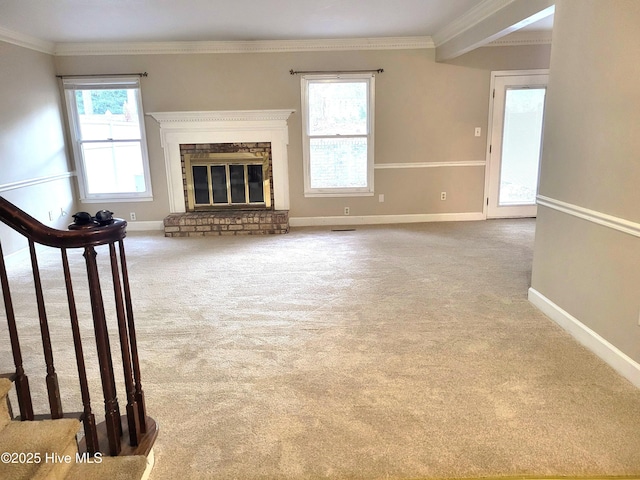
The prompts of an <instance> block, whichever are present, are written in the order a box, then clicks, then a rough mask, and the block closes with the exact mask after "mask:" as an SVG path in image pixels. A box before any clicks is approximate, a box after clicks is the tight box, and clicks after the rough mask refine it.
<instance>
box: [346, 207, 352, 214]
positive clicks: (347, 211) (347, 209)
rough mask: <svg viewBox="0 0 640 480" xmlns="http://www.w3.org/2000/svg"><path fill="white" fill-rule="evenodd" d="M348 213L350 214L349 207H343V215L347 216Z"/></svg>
mask: <svg viewBox="0 0 640 480" xmlns="http://www.w3.org/2000/svg"><path fill="white" fill-rule="evenodd" d="M350 213H351V210H350V209H349V207H344V214H345V215H349V214H350Z"/></svg>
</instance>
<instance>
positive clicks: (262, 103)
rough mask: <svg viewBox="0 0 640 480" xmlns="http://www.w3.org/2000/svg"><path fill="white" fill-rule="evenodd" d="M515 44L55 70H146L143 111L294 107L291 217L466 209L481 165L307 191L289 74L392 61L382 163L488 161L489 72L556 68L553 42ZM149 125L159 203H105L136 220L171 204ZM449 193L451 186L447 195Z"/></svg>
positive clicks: (405, 172)
mask: <svg viewBox="0 0 640 480" xmlns="http://www.w3.org/2000/svg"><path fill="white" fill-rule="evenodd" d="M511 48H512V50H504V48H502V47H501V48H483V49H480V51H478V52H474V54H473V55H471V54H467V55H465V56H464V57H461V58H460V59H458V60H457V61H456V63H455V64H442V63H436V62H435V60H434V50H387V51H353V52H305V53H263V54H193V55H187V54H180V55H130V56H124V55H122V56H78V57H57V58H56V66H57V71H58V73H59V74H96V73H118V72H123V73H124V72H141V71H146V72H148V73H149V76H148V77H147V78H144V79H143V80H142V96H143V104H144V108H145V111H147V112H154V111H185V110H242V109H249V110H254V109H282V108H294V109H295V110H296V114H294V115H293V116H292V117H291V118H290V120H289V124H290V127H289V139H290V144H289V176H290V195H291V210H290V215H291V217H322V216H335V215H341V214H342V212H343V207H344V206H350V207H351V215H381V214H386V215H401V214H415V213H422V214H424V213H459V212H464V213H466V212H481V211H482V201H483V193H482V192H483V189H484V168H483V167H445V168H426V169H425V168H423V169H392V170H388V169H384V170H381V169H377V170H376V171H375V189H376V195H375V196H374V197H350V198H346V199H345V198H324V199H320V198H305V197H304V195H303V180H302V179H303V177H302V144H301V119H300V77H298V76H292V75H290V74H289V70H290V69H292V68H293V69H295V70H342V69H371V68H384V70H385V71H384V73H382V74H380V75H378V76H377V77H376V129H375V133H376V137H375V157H376V158H375V161H376V163H377V164H381V163H411V162H414V163H415V162H455V161H469V160H480V161H483V160H484V159H485V145H486V137H485V136H484V134H485V133H486V130H487V115H488V104H489V102H488V92H489V82H490V71H491V70H503V69H508V68H511V69H520V68H547V67H548V47H545V46H542V47H533V49H532V48H531V47H527V48H525V47H511ZM523 48H524V50H522V53H523V54H522V55H519V54H518V51H520V50H521V49H523ZM500 51H502V54H500ZM507 52H509V53H508V54H507ZM505 57H506V58H507V59H506V60H505ZM509 65H511V67H509ZM146 125H147V136H148V142H149V153H150V162H151V175H152V182H153V192H154V202H152V203H144V202H141V203H135V204H110V205H104V207H105V208H111V209H112V210H114V211H116V214H118V215H120V216H125V217H126V216H128V212H130V211H134V210H135V211H136V213H137V218H138V219H139V220H161V219H162V218H163V217H164V216H165V215H166V214H167V213H168V211H169V206H168V205H169V203H168V195H167V185H166V178H165V177H166V173H165V167H164V156H163V152H162V149H161V147H160V137H159V127H158V125H157V124H156V123H155V121H154V120H153V119H151V118H148V119H147V122H146ZM475 127H482V131H483V136H482V137H479V138H478V137H474V128H475ZM441 191H447V194H448V200H447V201H446V202H442V201H441V200H440V192H441ZM379 193H383V194H384V195H385V202H384V203H379V202H378V194H379ZM102 207H103V206H102V205H97V206H96V208H102Z"/></svg>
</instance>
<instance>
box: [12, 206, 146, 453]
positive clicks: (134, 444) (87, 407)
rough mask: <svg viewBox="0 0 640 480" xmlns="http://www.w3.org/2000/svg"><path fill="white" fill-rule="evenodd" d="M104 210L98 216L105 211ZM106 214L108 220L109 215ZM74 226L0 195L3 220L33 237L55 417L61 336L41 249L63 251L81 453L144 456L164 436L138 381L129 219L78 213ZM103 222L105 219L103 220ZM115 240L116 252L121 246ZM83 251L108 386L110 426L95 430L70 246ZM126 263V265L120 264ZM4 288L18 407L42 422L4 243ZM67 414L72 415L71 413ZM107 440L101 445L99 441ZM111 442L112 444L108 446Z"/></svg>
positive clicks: (59, 404)
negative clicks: (102, 261)
mask: <svg viewBox="0 0 640 480" xmlns="http://www.w3.org/2000/svg"><path fill="white" fill-rule="evenodd" d="M104 212H106V211H102V212H98V214H97V215H96V217H99V214H101V213H104ZM106 213H108V215H109V217H110V216H111V212H106ZM80 216H84V217H89V218H91V221H90V223H87V224H82V223H81V222H79V221H78V220H79V217H80ZM75 217H76V223H74V224H73V225H70V226H69V230H68V231H65V230H57V229H54V228H50V227H48V226H46V225H43V224H42V223H40V222H39V221H38V220H36V219H35V218H33V217H32V216H31V215H29V214H27V213H26V212H24V211H22V210H21V209H19V208H18V207H16V206H15V205H13V204H12V203H10V202H8V201H7V200H6V199H4V198H2V197H0V221H1V222H3V223H5V224H6V225H8V226H9V227H11V228H12V229H13V230H15V231H16V232H18V233H20V234H22V235H23V236H24V237H26V238H27V240H28V243H29V253H30V258H31V267H32V271H33V280H34V286H35V296H36V299H35V300H36V302H35V303H36V304H37V307H38V317H39V319H40V332H41V337H42V346H43V352H44V357H45V364H46V385H47V391H48V396H49V406H50V415H49V418H60V417H63V416H64V415H65V413H64V412H63V408H62V402H61V396H60V391H59V385H58V378H57V375H56V372H55V366H54V358H53V351H54V349H53V347H52V338H57V337H54V336H52V335H50V333H49V322H48V319H47V313H46V306H45V299H44V292H43V290H42V282H41V281H40V271H39V268H38V260H37V254H36V248H35V244H41V245H45V246H48V247H54V248H58V249H60V252H61V255H62V268H63V274H64V278H65V287H66V293H67V301H68V304H69V317H70V325H71V331H72V334H73V335H72V336H73V342H74V351H75V354H76V365H77V369H78V380H79V384H80V392H81V398H82V404H83V412H82V416H81V419H82V422H83V426H84V431H85V435H84V439H83V442H82V448H83V449H86V451H87V452H88V453H90V454H95V453H97V452H102V453H103V454H107V455H112V456H115V455H120V454H123V455H139V454H142V455H146V454H148V453H149V450H150V449H151V447H152V446H153V443H154V441H155V438H156V437H157V434H158V429H157V424H156V423H155V421H154V420H153V419H152V418H151V417H148V416H147V415H146V411H145V402H144V392H143V390H142V384H141V380H140V365H139V360H138V351H137V348H138V347H137V341H136V334H135V326H134V321H133V308H132V304H131V294H130V289H129V279H128V272H127V267H126V259H125V253H124V245H123V239H124V237H125V236H126V226H127V222H126V221H124V220H122V219H118V218H115V219H109V220H108V221H102V222H100V221H94V219H93V218H92V217H90V216H89V215H88V214H79V215H76V216H75ZM99 218H100V220H104V217H99ZM116 243H118V247H117V248H116V245H115V244H116ZM100 245H108V246H109V258H110V266H111V280H112V282H113V289H114V294H115V296H114V300H115V306H116V317H117V318H116V319H115V321H116V322H117V327H118V341H119V344H120V350H121V353H122V367H123V368H122V371H123V373H124V386H125V388H124V392H125V396H126V400H127V406H126V413H127V415H126V417H124V416H121V414H120V406H119V404H118V397H117V391H116V383H117V382H116V379H115V375H114V368H113V359H112V356H111V345H110V339H109V329H108V327H107V322H108V318H107V315H106V312H105V307H104V298H103V295H102V290H101V286H100V275H99V271H98V263H97V262H96V256H97V252H96V249H95V248H94V247H96V246H100ZM69 248H81V249H83V250H84V251H83V256H84V259H85V264H86V271H87V280H88V293H89V298H90V302H91V315H92V319H93V329H94V335H95V340H96V349H97V354H98V366H99V375H100V379H101V383H102V393H103V398H104V408H105V421H104V422H102V423H101V424H99V425H96V421H95V416H94V414H93V411H92V408H91V402H90V395H89V384H88V375H87V366H86V364H85V359H84V354H83V348H82V336H81V334H80V330H79V319H78V310H77V309H76V306H75V295H74V291H73V285H72V279H71V270H70V268H69V263H68V257H67V249H69ZM118 262H119V263H120V268H119V265H118ZM0 280H1V281H0V284H1V285H0V286H1V287H2V294H3V299H4V305H5V311H6V316H7V322H8V325H9V336H10V339H11V348H12V352H13V357H14V364H15V373H13V374H12V376H13V378H14V381H15V384H16V393H17V397H18V403H19V406H20V416H21V420H33V419H34V418H37V417H41V415H34V412H33V407H32V402H31V394H30V390H29V382H28V379H27V376H26V374H25V372H24V366H23V362H22V353H21V350H20V342H19V338H18V325H16V316H15V314H14V311H13V303H12V301H11V293H10V291H9V281H8V275H7V270H6V267H5V263H4V258H3V257H2V245H1V243H0ZM67 415H68V413H67ZM123 433H124V434H126V435H124V436H126V437H127V438H128V442H127V443H128V445H124V444H123V443H122V438H121V437H123ZM100 439H102V444H100ZM105 440H106V441H105Z"/></svg>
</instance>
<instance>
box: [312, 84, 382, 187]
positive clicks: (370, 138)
mask: <svg viewBox="0 0 640 480" xmlns="http://www.w3.org/2000/svg"><path fill="white" fill-rule="evenodd" d="M343 79H350V80H352V79H353V80H365V81H366V82H367V83H368V86H369V88H368V91H369V97H368V108H367V112H368V125H367V132H368V133H367V186H366V187H357V188H311V167H310V153H309V144H310V139H311V138H312V137H310V136H309V134H308V133H309V109H308V105H309V88H308V86H309V83H310V82H312V81H318V80H325V81H340V80H343ZM300 86H301V99H302V102H301V103H302V109H301V111H302V157H303V174H304V196H305V197H357V196H360V197H362V196H368V197H370V196H373V194H374V186H373V179H374V131H375V121H374V118H375V75H373V74H371V73H365V74H324V75H303V76H302V78H301V80H300ZM358 136H359V135H358Z"/></svg>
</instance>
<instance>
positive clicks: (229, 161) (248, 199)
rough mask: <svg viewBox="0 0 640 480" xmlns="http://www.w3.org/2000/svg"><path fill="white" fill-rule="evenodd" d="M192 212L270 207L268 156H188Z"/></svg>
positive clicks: (187, 164)
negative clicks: (236, 207)
mask: <svg viewBox="0 0 640 480" xmlns="http://www.w3.org/2000/svg"><path fill="white" fill-rule="evenodd" d="M185 170H186V172H185V173H186V180H187V202H188V207H189V210H203V209H207V208H212V207H219V206H220V207H224V206H258V207H260V206H262V207H267V208H268V207H270V206H271V195H270V188H269V185H270V182H269V158H268V154H252V153H221V154H217V153H203V154H192V155H185Z"/></svg>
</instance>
